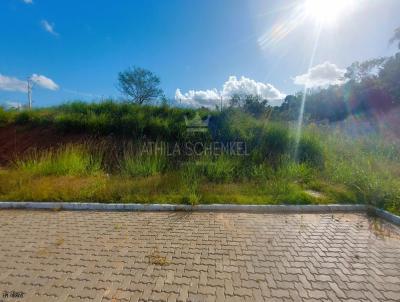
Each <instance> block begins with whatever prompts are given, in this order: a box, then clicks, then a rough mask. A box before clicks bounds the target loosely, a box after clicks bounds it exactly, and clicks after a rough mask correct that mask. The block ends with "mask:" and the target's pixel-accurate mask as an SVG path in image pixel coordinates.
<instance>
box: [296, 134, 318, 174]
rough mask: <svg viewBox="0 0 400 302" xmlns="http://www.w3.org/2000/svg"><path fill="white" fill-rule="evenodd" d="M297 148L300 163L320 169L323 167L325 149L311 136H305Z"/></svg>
mask: <svg viewBox="0 0 400 302" xmlns="http://www.w3.org/2000/svg"><path fill="white" fill-rule="evenodd" d="M297 148H298V149H297V160H298V161H299V162H300V163H307V164H310V165H312V166H314V167H319V168H322V167H323V165H324V154H323V149H322V147H321V145H320V143H319V142H318V141H317V140H316V139H314V138H312V137H310V136H303V137H302V138H301V139H300V142H299V145H298V147H297Z"/></svg>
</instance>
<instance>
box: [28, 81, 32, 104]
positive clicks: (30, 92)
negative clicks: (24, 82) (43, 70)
mask: <svg viewBox="0 0 400 302" xmlns="http://www.w3.org/2000/svg"><path fill="white" fill-rule="evenodd" d="M28 102H29V105H28V106H29V109H32V82H31V79H30V78H28Z"/></svg>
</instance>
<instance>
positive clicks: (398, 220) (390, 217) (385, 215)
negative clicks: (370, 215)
mask: <svg viewBox="0 0 400 302" xmlns="http://www.w3.org/2000/svg"><path fill="white" fill-rule="evenodd" d="M374 211H375V214H376V216H378V217H379V218H382V219H384V220H387V221H389V222H391V223H393V224H395V225H398V226H400V216H397V215H394V214H392V213H390V212H388V211H385V210H382V209H377V208H374Z"/></svg>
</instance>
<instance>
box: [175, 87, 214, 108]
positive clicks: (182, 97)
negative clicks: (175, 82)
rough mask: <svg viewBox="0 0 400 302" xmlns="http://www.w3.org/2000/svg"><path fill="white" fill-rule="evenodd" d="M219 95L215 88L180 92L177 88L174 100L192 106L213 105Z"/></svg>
mask: <svg viewBox="0 0 400 302" xmlns="http://www.w3.org/2000/svg"><path fill="white" fill-rule="evenodd" d="M220 99H221V96H220V94H219V92H218V91H217V89H212V90H189V91H188V92H186V93H184V94H182V93H181V90H180V89H179V88H178V89H176V92H175V100H176V101H178V102H181V103H182V104H184V105H188V106H192V107H202V106H203V107H215V105H216V104H218V103H219V101H220Z"/></svg>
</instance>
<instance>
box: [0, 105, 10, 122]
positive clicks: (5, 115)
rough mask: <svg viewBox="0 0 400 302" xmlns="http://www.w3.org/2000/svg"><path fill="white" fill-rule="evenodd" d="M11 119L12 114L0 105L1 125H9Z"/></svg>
mask: <svg viewBox="0 0 400 302" xmlns="http://www.w3.org/2000/svg"><path fill="white" fill-rule="evenodd" d="M10 120H11V114H10V113H9V112H7V111H6V110H4V108H3V107H1V106H0V127H1V126H4V125H7V124H8V123H9V122H10Z"/></svg>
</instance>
